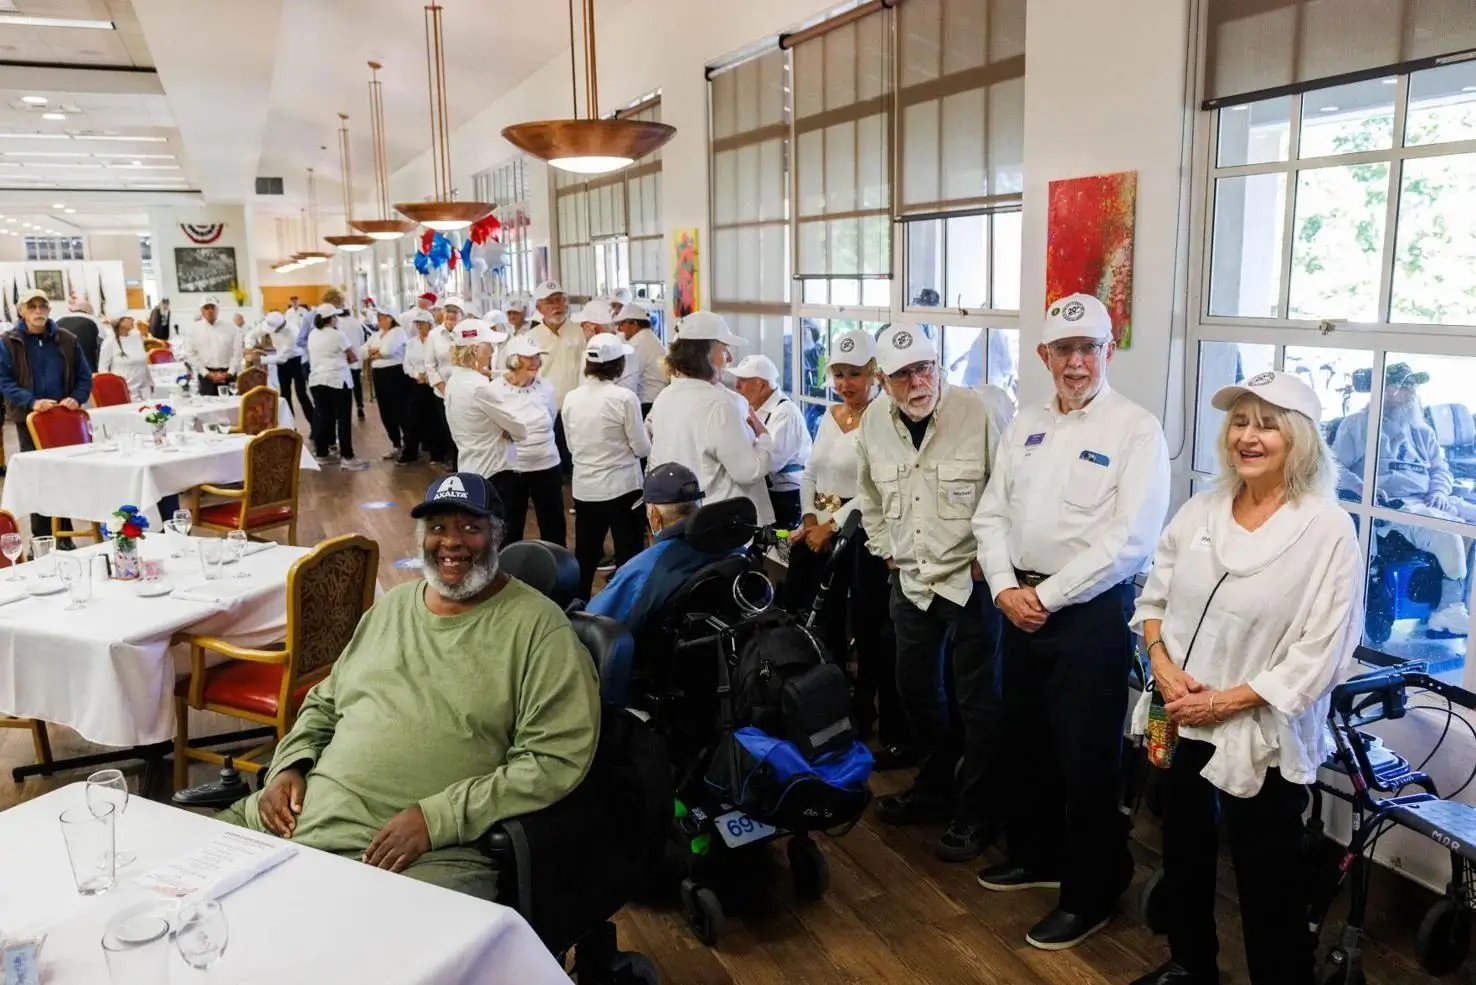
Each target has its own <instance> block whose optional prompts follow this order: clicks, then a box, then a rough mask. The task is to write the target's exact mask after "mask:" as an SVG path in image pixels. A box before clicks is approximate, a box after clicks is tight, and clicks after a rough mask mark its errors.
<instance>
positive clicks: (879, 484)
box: [871, 465, 902, 520]
mask: <svg viewBox="0 0 1476 985" xmlns="http://www.w3.org/2000/svg"><path fill="white" fill-rule="evenodd" d="M871 481H872V483H873V484H875V486H876V491H877V494H878V495H879V496H880V497H881V508H882V514H883V515H884V516H885V517H886V518H887V519H888V520H900V519H901V518H902V467H901V466H900V465H873V466H871Z"/></svg>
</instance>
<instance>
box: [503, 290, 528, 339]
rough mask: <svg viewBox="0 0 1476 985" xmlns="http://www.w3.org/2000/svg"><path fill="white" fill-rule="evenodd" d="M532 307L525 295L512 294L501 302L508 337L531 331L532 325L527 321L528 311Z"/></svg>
mask: <svg viewBox="0 0 1476 985" xmlns="http://www.w3.org/2000/svg"><path fill="white" fill-rule="evenodd" d="M532 307H533V302H532V301H530V300H528V296H527V295H526V294H514V295H512V296H511V297H509V298H507V300H505V301H503V303H502V310H503V312H504V313H505V314H506V315H507V327H508V335H509V336H514V337H516V336H518V335H522V334H523V333H524V332H529V331H532V330H533V325H532V323H531V322H529V321H528V311H529V309H530V308H532Z"/></svg>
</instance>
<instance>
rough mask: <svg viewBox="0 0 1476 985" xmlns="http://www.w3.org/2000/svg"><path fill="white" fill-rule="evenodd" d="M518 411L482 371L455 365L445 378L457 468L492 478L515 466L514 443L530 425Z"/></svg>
mask: <svg viewBox="0 0 1476 985" xmlns="http://www.w3.org/2000/svg"><path fill="white" fill-rule="evenodd" d="M518 411H519V409H518V408H517V407H511V406H509V405H508V403H507V402H506V401H505V400H503V399H502V396H501V394H500V393H499V391H498V390H497V389H496V388H495V387H494V386H493V385H492V381H491V380H489V379H487V378H486V377H485V376H483V375H482V374H481V373H478V372H477V371H476V370H474V369H467V368H466V367H464V366H453V367H452V368H451V378H450V379H449V380H447V381H446V427H447V428H448V429H449V430H450V431H451V440H452V441H454V442H455V443H456V451H457V459H456V462H457V467H458V468H460V469H461V470H462V471H463V472H475V473H476V474H477V475H481V476H486V477H487V478H489V479H490V478H492V476H494V475H496V474H497V473H498V472H506V471H507V470H508V469H511V468H513V462H514V459H515V458H516V452H515V451H514V448H513V442H515V441H517V440H518V439H519V438H522V437H525V436H526V435H527V428H528V424H527V420H526V417H524V416H523V415H521V414H519V412H518Z"/></svg>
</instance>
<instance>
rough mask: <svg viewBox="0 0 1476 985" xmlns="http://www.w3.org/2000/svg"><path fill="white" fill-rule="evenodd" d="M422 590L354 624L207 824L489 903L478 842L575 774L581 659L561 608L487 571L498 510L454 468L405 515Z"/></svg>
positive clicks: (591, 747) (471, 478) (580, 740)
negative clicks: (261, 775) (253, 768)
mask: <svg viewBox="0 0 1476 985" xmlns="http://www.w3.org/2000/svg"><path fill="white" fill-rule="evenodd" d="M410 515H411V516H412V517H414V518H415V519H416V520H417V521H418V524H417V532H418V534H419V536H420V542H421V551H422V554H423V558H424V561H425V568H424V571H425V580H424V581H422V582H416V583H414V584H407V585H400V586H398V587H397V588H395V589H393V590H392V591H390V592H388V593H386V594H385V595H384V596H383V597H382V598H381V599H380V600H379V601H378V602H376V603H375V605H374V607H373V608H371V609H370V610H369V611H368V612H367V613H365V614H364V618H363V619H362V620H360V622H359V628H358V630H357V631H356V632H355V633H354V638H353V640H351V641H350V643H349V645H348V647H347V648H346V649H345V650H344V651H343V655H342V656H341V657H339V658H338V662H337V663H335V664H334V666H333V671H332V673H331V674H330V675H329V676H328V677H327V678H326V679H325V680H324V681H323V682H322V683H320V684H318V685H317V686H316V687H315V688H313V689H312V691H311V692H309V694H308V697H307V700H306V701H305V702H304V703H303V706H302V711H301V712H299V714H298V717H297V723H296V724H295V725H293V727H292V731H290V732H289V733H288V734H287V737H286V738H285V739H283V740H282V743H281V745H280V746H279V747H278V748H277V751H276V755H275V756H274V757H273V758H272V765H271V768H270V769H269V770H268V772H267V785H266V787H265V788H264V789H263V790H262V791H260V792H258V793H256V794H253V795H252V796H251V797H249V798H247V799H246V800H244V801H242V802H241V803H239V804H236V805H235V806H234V807H232V808H230V809H229V810H227V811H226V812H224V813H222V814H221V815H220V817H221V819H222V820H226V821H231V822H232V823H236V824H242V825H245V826H247V827H249V828H252V829H254V830H257V831H265V832H271V833H273V834H276V835H279V836H281V837H283V838H290V839H292V840H293V841H294V842H297V843H299V844H303V845H307V846H310V847H312V848H319V849H322V850H324V851H329V852H334V853H336V854H339V855H347V856H351V857H354V858H358V859H361V860H362V861H364V862H366V863H368V864H370V865H374V866H377V867H378V868H381V869H389V870H391V871H393V872H403V873H404V874H405V875H408V876H411V877H413V878H416V879H422V880H424V881H426V882H430V883H434V884H436V885H438V886H444V887H446V888H448V889H456V890H459V891H461V892H465V893H469V894H471V895H474V896H480V897H483V898H485V899H491V898H493V896H494V895H495V894H496V889H497V873H496V870H495V869H494V868H493V867H492V863H491V860H490V859H488V858H487V857H486V856H485V855H484V854H483V853H482V852H481V851H480V849H479V848H478V845H477V842H478V841H479V839H480V838H481V837H482V836H483V835H484V834H485V833H486V832H487V830H488V829H489V828H491V827H492V825H493V824H495V823H497V822H498V821H500V820H502V819H504V818H508V817H514V816H517V815H520V814H526V813H528V812H530V811H535V810H538V809H540V808H543V807H547V806H549V805H550V804H553V803H556V802H557V801H558V800H560V799H561V798H563V797H564V796H565V795H566V794H568V793H569V791H571V790H573V789H574V787H575V786H577V785H578V784H579V781H580V780H582V779H583V778H584V774H585V773H586V772H587V771H588V770H589V766H590V763H591V762H592V761H593V759H594V754H595V744H596V741H597V738H598V736H599V729H600V697H599V684H598V682H597V680H596V678H595V669H594V662H593V661H592V660H591V659H590V657H589V654H588V652H587V651H585V649H584V647H583V645H582V644H581V643H580V642H579V640H578V638H577V637H576V636H575V635H574V630H573V628H572V627H570V625H569V620H568V619H566V618H565V617H564V614H563V613H562V612H561V611H560V610H559V608H558V606H556V605H554V603H552V602H550V601H549V600H548V599H546V598H544V597H543V596H542V595H540V594H539V593H537V592H536V591H534V590H533V589H531V588H529V587H528V586H527V585H524V584H523V583H521V582H519V581H515V580H514V579H512V578H509V577H508V576H507V575H505V574H502V573H501V572H499V571H498V564H497V554H498V545H499V544H500V543H501V540H502V532H503V531H502V527H503V524H502V503H501V501H500V500H499V499H498V496H497V493H496V491H495V490H493V489H492V486H491V484H490V483H489V482H487V480H486V479H484V478H482V477H481V476H480V475H475V474H472V473H466V472H458V473H455V474H452V475H448V476H444V477H442V478H441V479H438V480H437V481H436V482H435V483H433V484H432V485H431V487H430V489H429V491H428V492H427V493H426V498H425V501H424V502H422V503H420V504H419V505H417V506H416V507H415V509H414V510H412V511H411V513H410Z"/></svg>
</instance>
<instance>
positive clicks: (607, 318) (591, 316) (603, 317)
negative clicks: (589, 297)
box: [573, 298, 615, 325]
mask: <svg viewBox="0 0 1476 985" xmlns="http://www.w3.org/2000/svg"><path fill="white" fill-rule="evenodd" d="M573 320H574V321H575V322H578V323H580V324H583V323H584V322H589V323H591V324H594V325H611V324H614V322H615V311H614V309H613V308H611V306H610V302H609V301H607V300H605V299H604V298H595V299H594V300H593V301H590V302H588V303H587V304H585V306H584V307H583V308H580V309H579V311H578V313H576V314H575V315H574V318H573Z"/></svg>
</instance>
